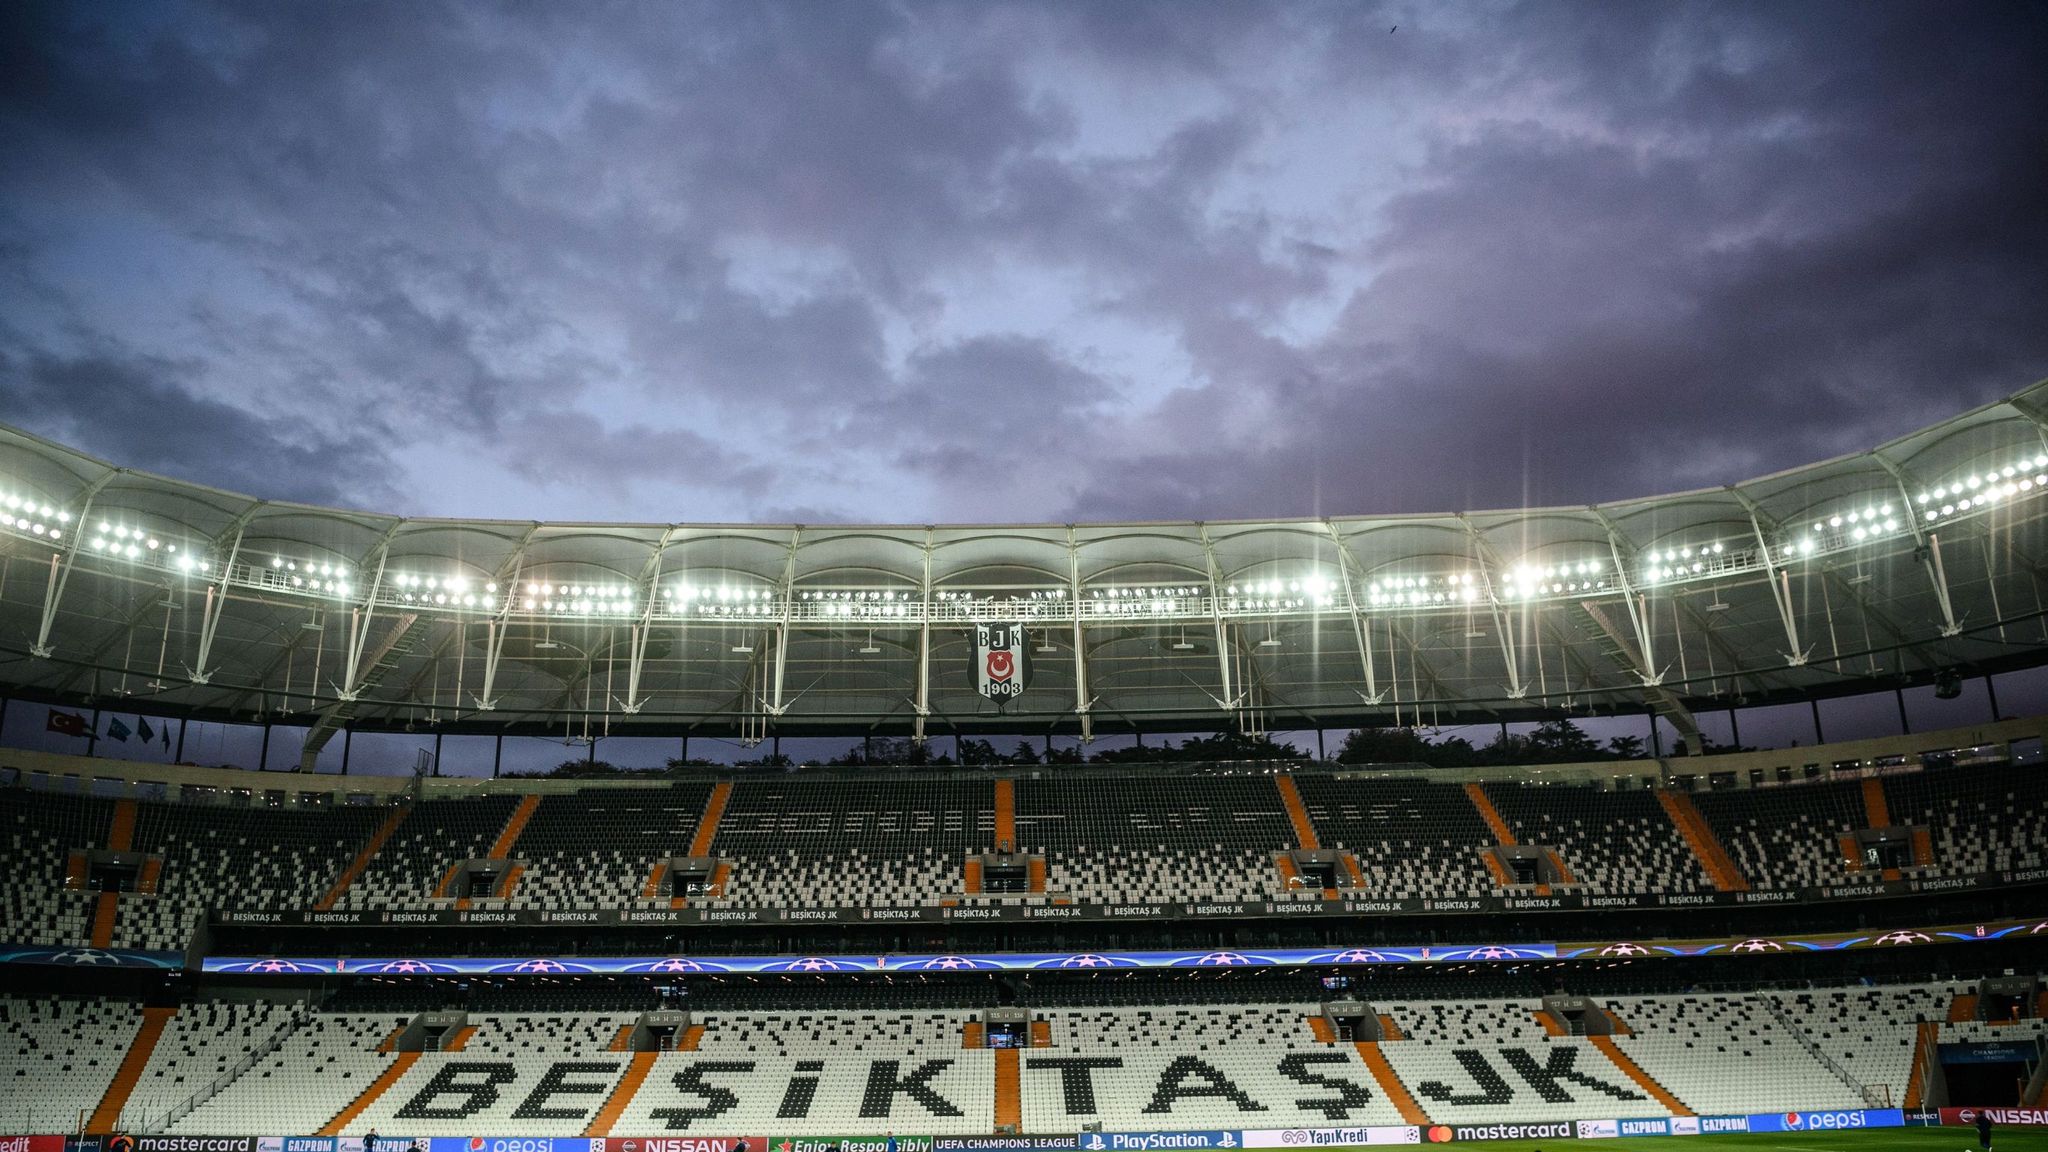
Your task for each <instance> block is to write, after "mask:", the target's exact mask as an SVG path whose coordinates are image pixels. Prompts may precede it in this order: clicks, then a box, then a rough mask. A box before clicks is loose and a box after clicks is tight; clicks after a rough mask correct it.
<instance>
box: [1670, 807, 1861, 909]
mask: <svg viewBox="0 0 2048 1152" xmlns="http://www.w3.org/2000/svg"><path fill="white" fill-rule="evenodd" d="M1692 802H1693V806H1694V807H1695V808H1697V809H1699V813H1700V815H1701V816H1702V817H1704V818H1705V819H1706V821H1707V826H1708V827H1710V828H1712V829H1713V831H1714V835H1715V836H1716V837H1718V838H1719V839H1720V841H1721V844H1722V846H1723V847H1724V848H1726V849H1727V850H1728V853H1729V855H1730V856H1731V857H1733V858H1734V861H1735V864H1736V866H1737V867H1738V868H1740V869H1741V870H1742V874H1743V875H1744V876H1745V877H1747V878H1748V880H1749V882H1750V883H1751V884H1752V885H1753V886H1755V887H1757V888H1761V889H1773V888H1817V887H1821V886H1823V885H1836V884H1842V883H1847V882H1851V881H1876V880H1877V879H1878V875H1877V874H1876V873H1874V872H1862V871H1857V872H1851V871H1849V870H1848V868H1847V866H1846V862H1845V860H1844V858H1843V855H1842V848H1841V838H1842V836H1843V834H1844V833H1849V832H1853V831H1855V830H1856V829H1858V828H1861V827H1863V826H1864V825H1863V801H1862V798H1861V788H1860V785H1859V784H1858V782H1857V781H1853V780H1815V781H1809V782H1806V783H1801V784H1793V785H1788V786H1785V787H1780V788H1757V789H1748V790H1744V791H1739V792H1702V793H1699V794H1696V795H1694V796H1693V797H1692Z"/></svg>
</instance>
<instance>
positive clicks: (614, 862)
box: [511, 782, 711, 908]
mask: <svg viewBox="0 0 2048 1152" xmlns="http://www.w3.org/2000/svg"><path fill="white" fill-rule="evenodd" d="M710 794H711V785H710V784H709V783H704V782H688V783H679V784H675V785H673V786H671V787H668V788H586V789H581V790H579V791H576V792H566V793H557V794H554V795H549V796H544V797H542V798H541V801H540V805H539V807H538V808H536V809H535V810H534V813H533V817H532V819H530V820H528V821H527V824H526V829H525V831H524V832H522V833H521V834H520V836H519V842H518V844H517V846H516V852H515V854H516V855H517V856H518V858H519V860H520V861H521V862H522V863H523V864H524V865H525V866H526V870H525V872H523V873H522V874H521V876H520V879H519V885H518V888H517V889H516V891H515V892H514V895H513V898H512V901H511V904H512V907H515V908H542V907H582V908H624V907H628V906H630V905H633V904H635V903H638V902H639V901H640V900H641V898H642V892H643V890H644V888H645V886H646V883H647V878H648V876H649V875H650V874H651V873H652V872H653V870H654V866H655V863H656V862H657V861H660V860H663V859H666V858H668V857H671V856H686V855H688V854H689V849H690V841H691V839H692V838H693V837H694V836H695V835H696V832H697V822H698V820H699V819H700V818H701V817H702V816H703V814H704V801H705V799H706V798H707V797H708V796H709V795H710Z"/></svg>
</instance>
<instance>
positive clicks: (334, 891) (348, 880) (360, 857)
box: [313, 804, 412, 912]
mask: <svg viewBox="0 0 2048 1152" xmlns="http://www.w3.org/2000/svg"><path fill="white" fill-rule="evenodd" d="M411 811H412V805H410V804H401V805H398V806H397V807H395V808H393V809H392V810H391V814H390V815H389V816H386V817H385V818H384V823H382V824H379V825H378V826H377V830H376V831H375V832H372V833H371V834H370V838H369V840H367V841H365V842H364V844H363V850H362V851H361V852H358V853H356V858H355V859H354V860H351V861H349V865H348V867H347V868H346V869H344V870H343V871H342V874H341V876H340V877H339V878H338V879H336V880H335V882H334V887H332V888H329V889H328V890H327V894H326V895H324V896H322V897H320V899H319V901H318V902H316V903H315V904H314V905H313V907H314V909H315V910H316V911H320V912H326V911H329V910H331V909H332V908H333V907H334V902H335V901H337V900H339V899H341V894H342V893H344V892H346V891H348V886H349V885H351V884H353V883H355V882H356V877H358V876H361V875H362V874H363V870H364V869H366V868H368V867H369V866H370V859H371V858H372V857H374V856H375V855H377V853H378V852H380V851H382V850H383V848H384V844H385V842H386V841H388V840H390V839H391V834H392V833H394V832H396V831H398V826H399V825H400V824H403V823H405V816H406V813H408V812H411Z"/></svg>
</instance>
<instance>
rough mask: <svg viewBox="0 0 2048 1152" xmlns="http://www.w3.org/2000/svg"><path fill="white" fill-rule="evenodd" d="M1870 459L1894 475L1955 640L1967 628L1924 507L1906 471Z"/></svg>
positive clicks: (1944, 626) (1918, 552)
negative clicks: (1952, 595)
mask: <svg viewBox="0 0 2048 1152" xmlns="http://www.w3.org/2000/svg"><path fill="white" fill-rule="evenodd" d="M2013 407H2014V408H2015V409H2017V410H2018V411H2019V412H2020V413H2021V414H2022V415H2024V416H2026V417H2027V419H2029V420H2032V421H2033V422H2034V426H2035V427H2036V428H2040V427H2041V421H2040V418H2039V417H2038V416H2036V415H2035V414H2034V413H2033V412H2032V411H2031V410H2030V409H2028V408H2024V407H2021V406H2020V405H2019V403H2018V402H2017V401H2016V400H2015V401H2014V402H2013ZM1870 455H1871V458H1872V459H1874V460H1876V461H1877V463H1878V467H1880V468H1883V469H1884V470H1885V471H1886V472H1888V473H1890V474H1891V478H1892V483H1893V484H1895V485H1897V486H1898V489H1899V504H1900V505H1901V506H1902V507H1904V509H1905V516H1906V526H1907V527H1908V528H1911V529H1912V530H1913V539H1914V540H1916V541H1918V542H1919V545H1920V546H1919V547H1918V548H1917V549H1915V550H1914V554H1913V555H1914V559H1917V560H1919V561H1920V564H1921V566H1922V567H1923V568H1925V569H1926V570H1927V581H1928V583H1930V584H1932V585H1933V586H1934V602H1935V604H1936V605H1938V606H1939V607H1940V608H1941V634H1942V635H1943V636H1954V635H1956V634H1957V633H1959V632H1961V631H1962V630H1963V628H1962V625H1960V624H1957V623H1956V609H1955V605H1954V604H1952V603H1950V602H1949V598H1948V578H1947V576H1946V575H1945V574H1944V573H1943V572H1942V568H1941V542H1940V541H1939V540H1937V539H1935V538H1934V536H1933V535H1932V534H1931V533H1929V532H1928V531H1927V530H1926V529H1925V528H1923V527H1922V526H1921V524H1920V506H1919V505H1918V504H1915V503H1914V502H1913V492H1912V489H1911V488H1909V487H1908V486H1907V483H1906V480H1907V476H1906V473H1905V470H1904V469H1902V468H1900V467H1899V466H1898V465H1897V464H1894V463H1892V462H1891V461H1890V460H1887V459H1885V458H1884V456H1883V455H1881V454H1879V453H1876V452H1873V453H1871V454H1870Z"/></svg>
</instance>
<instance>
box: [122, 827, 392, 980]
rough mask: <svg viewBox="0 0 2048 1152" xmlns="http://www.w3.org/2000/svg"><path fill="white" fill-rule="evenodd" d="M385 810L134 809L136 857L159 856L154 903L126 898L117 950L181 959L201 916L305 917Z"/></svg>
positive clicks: (143, 897) (360, 845)
mask: <svg viewBox="0 0 2048 1152" xmlns="http://www.w3.org/2000/svg"><path fill="white" fill-rule="evenodd" d="M387 811H388V810H387V809H384V808H371V807H342V808H229V807H224V806H221V805H214V804H147V803H145V804H139V805H137V811H136V817H135V848H136V850H137V851H139V852H156V853H162V855H163V858H164V862H163V869H162V871H161V873H160V874H159V875H158V877H157V891H156V895H154V896H147V895H144V896H135V897H128V896H124V897H122V900H121V913H120V916H119V918H118V919H117V920H116V921H115V927H114V940H113V943H114V946H115V947H118V948H154V949H169V950H175V951H182V950H183V949H184V948H185V946H186V944H187V943H188V942H189V941H190V939H191V936H192V929H193V925H194V924H196V923H197V922H198V921H199V919H200V918H201V917H203V916H204V915H205V914H206V912H207V910H208V909H232V908H310V907H312V906H313V904H314V902H315V901H317V900H319V899H320V897H321V896H322V895H324V894H325V893H326V892H327V890H328V889H329V888H331V887H332V886H333V885H334V881H335V880H336V879H337V878H339V877H340V875H341V873H342V871H343V870H344V869H346V868H347V867H348V865H349V862H350V861H351V860H353V859H354V858H355V855H356V853H357V852H359V851H360V850H361V849H362V846H363V844H364V842H365V841H367V840H368V839H369V838H370V833H371V832H372V831H373V830H375V829H376V827H377V825H378V823H380V822H381V821H382V820H383V819H384V817H385V815H386V813H387Z"/></svg>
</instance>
